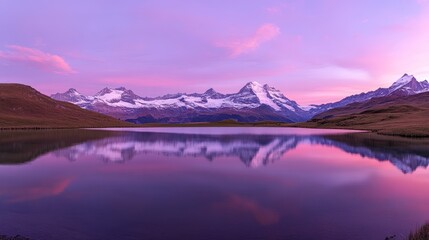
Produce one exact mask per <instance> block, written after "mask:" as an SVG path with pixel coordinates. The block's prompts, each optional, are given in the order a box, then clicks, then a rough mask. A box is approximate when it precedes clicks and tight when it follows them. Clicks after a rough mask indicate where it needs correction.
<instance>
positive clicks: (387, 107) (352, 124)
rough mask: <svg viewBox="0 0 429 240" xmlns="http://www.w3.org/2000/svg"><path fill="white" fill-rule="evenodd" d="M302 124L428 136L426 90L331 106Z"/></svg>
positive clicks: (305, 125)
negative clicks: (410, 94) (418, 92)
mask: <svg viewBox="0 0 429 240" xmlns="http://www.w3.org/2000/svg"><path fill="white" fill-rule="evenodd" d="M297 125H298V126H303V127H318V128H346V129H347V128H348V129H361V130H371V131H374V132H377V133H380V134H386V135H399V136H407V137H429V93H421V94H417V95H412V96H400V95H396V96H388V97H381V98H374V99H371V100H369V101H366V102H362V103H353V104H349V105H347V106H345V107H341V108H335V109H331V110H329V111H326V112H324V113H321V114H319V115H317V116H315V117H314V118H313V119H312V120H311V121H309V122H307V123H302V124H297Z"/></svg>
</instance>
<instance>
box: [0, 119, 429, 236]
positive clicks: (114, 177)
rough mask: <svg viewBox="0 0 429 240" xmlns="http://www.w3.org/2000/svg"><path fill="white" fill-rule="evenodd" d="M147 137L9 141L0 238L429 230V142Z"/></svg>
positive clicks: (227, 132)
mask: <svg viewBox="0 0 429 240" xmlns="http://www.w3.org/2000/svg"><path fill="white" fill-rule="evenodd" d="M137 131H138V132H127V131H125V130H122V131H91V130H73V131H33V132H16V131H15V132H2V133H0V235H1V234H6V235H16V234H21V235H24V236H27V237H30V238H32V239H36V240H37V239H40V240H49V239H62V240H68V239H103V240H110V239H112V240H113V239H115V240H117V239H124V240H127V239H187V240H189V239H190V240H192V239H213V240H222V239H234V240H237V239H245V240H248V239H330V240H332V239H341V240H343V239H384V238H385V237H387V236H391V235H395V234H396V235H397V236H398V238H397V239H402V238H401V237H403V236H405V235H406V234H407V233H408V232H409V231H410V230H412V229H415V228H416V227H418V226H419V225H421V224H423V223H425V222H426V221H428V220H429V174H428V170H427V169H426V167H427V166H428V164H429V144H428V142H427V141H425V140H403V139H401V138H390V137H381V136H374V135H372V134H369V133H341V132H337V131H322V130H305V129H285V128H283V129H278V128H185V129H178V128H168V129H138V130H137ZM147 131H150V132H147Z"/></svg>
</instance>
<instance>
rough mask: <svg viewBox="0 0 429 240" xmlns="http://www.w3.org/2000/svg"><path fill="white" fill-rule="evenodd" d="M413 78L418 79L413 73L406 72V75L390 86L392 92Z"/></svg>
mask: <svg viewBox="0 0 429 240" xmlns="http://www.w3.org/2000/svg"><path fill="white" fill-rule="evenodd" d="M413 80H416V79H415V78H414V76H413V75H408V74H404V76H402V77H401V78H400V79H398V80H397V81H396V82H394V83H393V84H392V86H390V87H389V89H390V91H391V92H394V91H396V90H398V89H399V88H401V87H403V86H404V85H406V84H408V83H409V82H411V81H413Z"/></svg>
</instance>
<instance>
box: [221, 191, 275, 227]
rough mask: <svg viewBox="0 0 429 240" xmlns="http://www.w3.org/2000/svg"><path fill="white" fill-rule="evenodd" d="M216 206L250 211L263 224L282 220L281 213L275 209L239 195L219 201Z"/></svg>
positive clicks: (245, 211)
mask: <svg viewBox="0 0 429 240" xmlns="http://www.w3.org/2000/svg"><path fill="white" fill-rule="evenodd" d="M214 207H215V208H219V209H225V210H228V211H231V210H233V211H237V212H244V213H249V214H251V215H252V216H253V218H254V219H255V220H256V221H257V222H258V223H259V224H261V225H272V224H276V223H278V222H279V221H280V215H279V214H278V213H277V212H275V211H274V210H271V209H269V208H265V207H263V206H260V205H259V204H258V203H257V202H255V201H253V200H251V199H248V198H245V197H242V196H239V195H231V196H230V197H229V198H228V200H227V201H226V202H222V203H217V204H215V206H214Z"/></svg>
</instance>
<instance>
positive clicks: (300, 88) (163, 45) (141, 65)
mask: <svg viewBox="0 0 429 240" xmlns="http://www.w3.org/2000/svg"><path fill="white" fill-rule="evenodd" d="M0 29H2V31H1V33H0V82H18V83H23V84H28V85H31V86H33V87H35V88H36V89H38V90H40V91H41V92H43V93H45V94H52V93H55V92H64V91H66V90H67V89H68V88H71V87H73V88H76V89H78V90H79V91H81V92H82V93H84V94H94V93H95V92H97V91H99V90H100V89H101V88H104V87H106V86H107V87H119V86H124V87H126V88H130V89H132V90H134V91H135V92H136V93H137V94H138V95H140V96H157V95H164V94H167V93H176V92H188V93H191V92H204V91H205V90H207V89H208V88H211V87H213V88H215V89H216V90H218V91H220V92H224V93H232V92H236V91H238V90H239V89H240V88H241V87H242V86H243V85H244V84H245V83H247V82H250V81H258V82H260V83H268V84H269V85H271V86H273V87H276V88H278V89H279V90H281V91H282V92H283V93H284V94H285V95H286V96H287V97H289V98H291V99H293V100H296V101H297V102H298V103H300V104H310V103H325V102H329V101H335V100H339V99H341V98H342V97H345V96H348V95H350V94H354V93H360V92H362V91H368V90H373V89H375V88H378V87H387V86H389V85H390V84H391V83H392V82H393V81H395V80H397V79H398V78H399V77H401V76H402V75H403V74H404V73H409V74H413V75H415V76H416V77H417V78H418V79H419V80H424V79H429V67H428V63H429V44H427V43H428V42H429V31H428V29H429V0H392V1H388V2H387V1H373V0H359V1H358V0H350V1H341V0H290V1H276V0H264V1H262V0H261V1H245V0H235V1H226V0H218V1H213V2H207V1H204V2H202V1H197V0H156V1H155V0H147V1H138V0H122V1H113V0H108V1H106V0H85V1H84V0H58V1H49V0H38V1H33V0H22V1H8V0H6V1H0Z"/></svg>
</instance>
